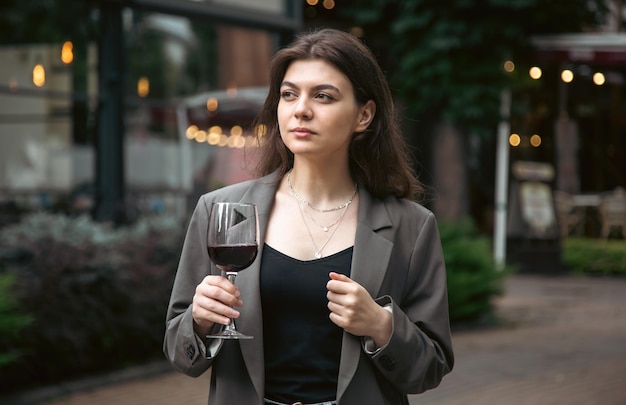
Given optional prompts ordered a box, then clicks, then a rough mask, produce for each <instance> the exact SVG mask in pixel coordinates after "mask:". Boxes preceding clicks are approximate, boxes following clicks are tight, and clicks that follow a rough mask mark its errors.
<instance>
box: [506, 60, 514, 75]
mask: <svg viewBox="0 0 626 405" xmlns="http://www.w3.org/2000/svg"><path fill="white" fill-rule="evenodd" d="M504 70H506V71H507V72H509V73H511V72H513V71H514V70H515V63H513V61H510V60H507V61H506V62H504Z"/></svg>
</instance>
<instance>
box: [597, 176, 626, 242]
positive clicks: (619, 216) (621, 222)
mask: <svg viewBox="0 0 626 405" xmlns="http://www.w3.org/2000/svg"><path fill="white" fill-rule="evenodd" d="M599 210H600V221H601V224H602V230H601V236H602V237H603V238H605V239H608V238H609V236H610V235H611V233H612V232H613V231H617V232H621V236H622V238H626V191H625V190H624V188H622V187H618V188H616V189H615V191H613V192H612V193H610V194H607V195H605V196H604V197H602V201H601V202H600V207H599Z"/></svg>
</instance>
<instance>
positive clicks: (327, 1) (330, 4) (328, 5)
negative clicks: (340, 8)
mask: <svg viewBox="0 0 626 405" xmlns="http://www.w3.org/2000/svg"><path fill="white" fill-rule="evenodd" d="M322 6H324V8H325V9H326V10H332V9H333V8H335V1H334V0H324V1H323V2H322Z"/></svg>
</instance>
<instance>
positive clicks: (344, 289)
mask: <svg viewBox="0 0 626 405" xmlns="http://www.w3.org/2000/svg"><path fill="white" fill-rule="evenodd" d="M329 276H330V281H329V282H328V283H327V284H326V288H327V289H328V293H327V294H326V297H327V298H328V309H330V320H331V321H332V322H333V323H334V324H336V325H337V326H339V327H341V328H343V329H344V330H345V331H346V332H349V333H351V334H353V335H355V336H369V337H370V338H372V339H373V340H374V343H375V344H376V347H382V346H384V345H385V344H387V342H388V341H389V338H390V337H391V331H392V315H391V313H390V312H389V311H387V310H386V309H384V308H383V307H381V306H380V305H378V304H377V303H376V302H375V301H374V299H373V298H372V297H371V296H370V294H369V293H368V292H367V290H366V289H365V288H364V287H363V286H362V285H360V284H359V283H357V282H355V281H353V280H352V279H350V278H349V277H347V276H345V275H343V274H339V273H334V272H331V273H329Z"/></svg>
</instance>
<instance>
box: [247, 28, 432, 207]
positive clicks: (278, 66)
mask: <svg viewBox="0 0 626 405" xmlns="http://www.w3.org/2000/svg"><path fill="white" fill-rule="evenodd" d="M307 59H321V60H324V61H326V62H328V63H330V64H332V65H333V66H335V67H336V68H337V69H339V70H340V71H341V72H342V73H343V74H344V75H346V77H347V78H348V79H349V80H350V82H351V83H352V87H353V89H354V96H355V99H356V102H357V103H358V104H359V105H361V106H362V105H365V103H367V101H368V100H373V101H374V103H375V104H376V114H375V116H374V119H373V121H372V122H371V123H370V125H369V127H368V129H367V130H366V131H364V132H361V133H355V134H354V135H353V137H352V141H351V143H350V150H349V162H350V174H351V175H352V176H353V178H354V180H355V181H357V182H358V183H359V185H361V186H362V187H365V188H366V189H367V190H368V191H369V192H370V193H371V194H372V195H373V196H375V197H378V198H385V197H387V196H389V195H394V196H396V197H398V198H409V199H413V198H416V197H417V195H418V193H421V192H422V191H423V186H422V184H421V183H420V182H419V180H418V179H417V177H416V176H415V173H414V171H413V168H412V165H411V159H410V156H409V154H408V148H407V145H406V143H405V140H404V138H403V137H402V134H401V133H400V129H399V125H398V121H397V117H396V111H395V107H394V103H393V99H392V96H391V91H390V89H389V85H388V84H387V80H386V79H385V76H384V74H383V72H382V70H381V68H380V66H379V65H378V63H377V61H376V58H375V57H374V55H373V54H372V52H371V51H370V50H369V49H368V48H367V47H366V46H365V45H364V44H363V43H362V42H361V41H360V40H358V39H357V38H355V37H354V36H352V35H350V34H348V33H346V32H343V31H338V30H335V29H329V28H326V29H321V30H317V31H313V32H309V33H303V34H300V35H299V36H298V37H297V38H296V39H295V41H294V42H292V43H291V45H289V46H288V47H286V48H283V49H281V50H279V51H278V52H277V53H276V55H275V56H274V58H273V59H272V63H271V66H270V84H269V93H268V96H267V98H266V100H265V104H264V106H263V108H262V109H261V111H260V112H259V114H258V116H257V119H256V122H255V126H256V127H257V128H263V129H262V130H258V129H257V136H259V143H260V150H259V163H258V166H257V169H256V172H257V175H259V176H264V175H266V174H269V173H271V172H273V171H275V170H278V171H279V173H280V174H281V175H283V176H284V175H285V174H286V173H287V172H288V171H289V170H290V169H291V168H292V167H293V153H292V152H291V151H290V150H289V149H288V148H287V147H286V146H285V144H284V143H283V141H282V139H281V137H280V133H279V128H278V117H277V113H276V112H277V109H278V102H279V100H280V85H281V83H282V81H283V78H284V76H285V73H286V71H287V69H288V67H289V65H290V64H291V63H292V62H294V61H297V60H307Z"/></svg>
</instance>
